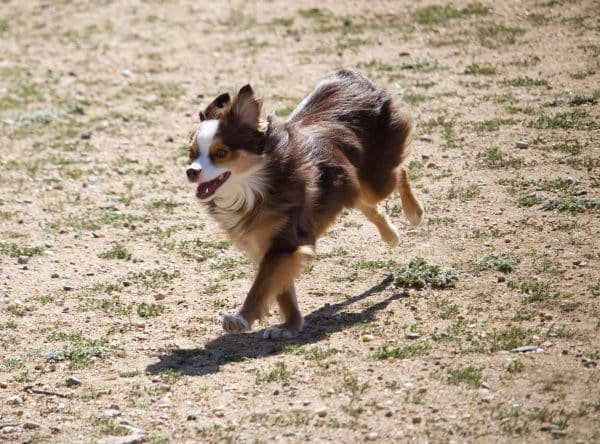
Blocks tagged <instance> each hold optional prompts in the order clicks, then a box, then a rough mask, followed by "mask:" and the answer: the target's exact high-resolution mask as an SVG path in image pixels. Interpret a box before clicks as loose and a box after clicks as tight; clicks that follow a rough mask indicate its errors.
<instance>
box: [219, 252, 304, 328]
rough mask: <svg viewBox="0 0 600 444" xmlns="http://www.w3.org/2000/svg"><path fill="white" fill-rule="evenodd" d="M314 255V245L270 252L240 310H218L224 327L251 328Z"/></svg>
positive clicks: (290, 286)
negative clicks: (220, 311)
mask: <svg viewBox="0 0 600 444" xmlns="http://www.w3.org/2000/svg"><path fill="white" fill-rule="evenodd" d="M314 254H315V249H314V246H313V245H300V246H298V247H297V248H295V249H294V250H292V251H279V250H271V251H269V252H268V253H267V254H266V255H265V257H264V258H263V260H262V261H261V263H260V266H259V268H258V274H257V275H256V279H255V280H254V283H253V284H252V288H250V291H249V292H248V296H246V300H245V301H244V305H243V306H242V309H241V310H240V311H239V313H237V314H235V315H228V314H224V313H221V316H223V329H224V330H225V331H226V332H228V333H239V332H243V331H247V330H250V329H251V328H252V324H253V323H254V321H256V320H258V319H260V318H262V317H263V316H264V315H266V314H267V312H268V311H269V307H270V305H271V303H272V302H273V301H274V300H275V298H276V297H277V296H278V295H281V294H283V293H285V292H288V291H289V290H290V288H293V287H292V284H293V282H294V278H295V277H296V276H297V275H298V273H299V272H300V269H301V267H302V265H303V264H304V263H306V262H308V261H310V260H311V259H312V258H313V257H314ZM294 296H295V294H294Z"/></svg>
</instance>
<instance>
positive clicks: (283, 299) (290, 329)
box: [263, 284, 304, 339]
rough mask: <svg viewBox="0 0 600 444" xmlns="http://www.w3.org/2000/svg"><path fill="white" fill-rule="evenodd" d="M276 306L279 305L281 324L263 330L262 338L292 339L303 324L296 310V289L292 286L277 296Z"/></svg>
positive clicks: (298, 311)
mask: <svg viewBox="0 0 600 444" xmlns="http://www.w3.org/2000/svg"><path fill="white" fill-rule="evenodd" d="M277 304H278V305H279V311H280V313H281V316H282V317H283V324H281V325H278V326H273V327H269V328H267V329H265V331H264V333H263V338H265V339H289V338H293V337H294V336H296V335H297V334H298V332H299V331H300V330H301V329H302V326H303V324H304V318H303V317H302V314H301V313H300V309H299V308H298V300H297V299H296V288H295V287H294V285H293V284H292V286H291V287H290V288H288V289H287V290H286V291H284V292H283V293H281V294H279V295H278V296H277Z"/></svg>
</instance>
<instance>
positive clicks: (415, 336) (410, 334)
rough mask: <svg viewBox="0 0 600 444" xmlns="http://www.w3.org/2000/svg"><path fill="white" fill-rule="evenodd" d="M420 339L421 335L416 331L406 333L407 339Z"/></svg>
mask: <svg viewBox="0 0 600 444" xmlns="http://www.w3.org/2000/svg"><path fill="white" fill-rule="evenodd" d="M420 337H421V334H420V333H417V332H416V331H409V332H407V333H406V339H419V338H420Z"/></svg>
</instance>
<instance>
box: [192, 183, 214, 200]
mask: <svg viewBox="0 0 600 444" xmlns="http://www.w3.org/2000/svg"><path fill="white" fill-rule="evenodd" d="M217 188H218V182H217V181H216V180H211V181H210V182H204V183H201V184H200V185H198V191H197V193H196V195H197V196H198V197H199V198H200V199H206V198H207V197H209V196H211V195H212V194H213V193H214V192H215V191H216V190H217Z"/></svg>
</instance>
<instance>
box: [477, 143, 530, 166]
mask: <svg viewBox="0 0 600 444" xmlns="http://www.w3.org/2000/svg"><path fill="white" fill-rule="evenodd" d="M477 158H478V159H479V161H480V162H481V163H482V164H483V165H485V166H486V167H488V168H520V167H521V166H523V165H524V164H525V161H524V160H523V159H521V158H520V157H513V156H511V155H506V154H505V153H503V152H502V151H500V150H499V149H498V148H496V147H493V148H488V149H487V150H486V151H484V152H483V153H478V154H477Z"/></svg>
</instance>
